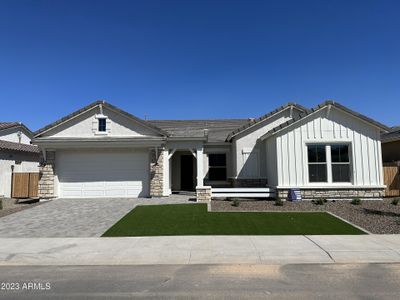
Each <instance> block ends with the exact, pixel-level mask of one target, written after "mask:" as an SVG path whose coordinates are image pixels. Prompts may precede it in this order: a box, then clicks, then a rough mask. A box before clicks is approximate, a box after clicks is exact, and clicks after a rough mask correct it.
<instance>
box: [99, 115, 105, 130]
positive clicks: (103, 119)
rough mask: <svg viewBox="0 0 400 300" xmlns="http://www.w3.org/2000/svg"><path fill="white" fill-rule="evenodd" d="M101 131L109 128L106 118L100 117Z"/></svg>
mask: <svg viewBox="0 0 400 300" xmlns="http://www.w3.org/2000/svg"><path fill="white" fill-rule="evenodd" d="M98 130H99V131H101V132H105V131H106V130H107V122H106V119H105V118H100V119H99V128H98Z"/></svg>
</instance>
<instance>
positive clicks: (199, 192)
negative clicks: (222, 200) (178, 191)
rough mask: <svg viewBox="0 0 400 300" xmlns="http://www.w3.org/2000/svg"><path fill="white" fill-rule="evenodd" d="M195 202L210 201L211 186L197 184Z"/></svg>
mask: <svg viewBox="0 0 400 300" xmlns="http://www.w3.org/2000/svg"><path fill="white" fill-rule="evenodd" d="M196 199H197V202H210V201H211V186H198V187H196Z"/></svg>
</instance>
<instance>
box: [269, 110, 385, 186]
mask: <svg viewBox="0 0 400 300" xmlns="http://www.w3.org/2000/svg"><path fill="white" fill-rule="evenodd" d="M265 142H266V151H267V153H266V155H267V158H268V163H269V166H268V172H267V173H268V180H269V182H270V183H271V184H274V185H276V186H278V187H282V188H286V187H299V188H301V187H381V186H383V173H382V172H383V171H382V153H381V143H380V131H379V129H378V128H375V127H374V126H371V125H370V124H368V123H366V122H364V121H362V120H360V119H357V118H355V117H354V116H352V115H349V114H347V113H345V112H343V111H341V110H338V109H336V108H334V107H332V108H331V110H330V112H329V114H328V111H327V109H323V110H321V111H319V112H316V113H315V114H314V115H312V116H309V117H307V118H305V119H304V120H301V121H299V122H298V123H296V124H293V125H292V126H289V127H288V128H286V129H283V130H282V131H280V132H278V133H276V134H275V135H273V136H271V137H269V138H267V140H266V141H265ZM313 143H320V144H327V145H329V144H335V143H343V144H349V145H350V164H351V183H309V180H308V157H307V145H308V144H313ZM327 155H329V154H327ZM328 176H329V175H328Z"/></svg>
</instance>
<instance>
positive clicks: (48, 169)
mask: <svg viewBox="0 0 400 300" xmlns="http://www.w3.org/2000/svg"><path fill="white" fill-rule="evenodd" d="M42 158H43V163H41V165H40V166H39V186H38V190H39V198H54V197H55V195H56V193H55V190H54V171H55V165H56V152H55V151H54V150H43V154H42Z"/></svg>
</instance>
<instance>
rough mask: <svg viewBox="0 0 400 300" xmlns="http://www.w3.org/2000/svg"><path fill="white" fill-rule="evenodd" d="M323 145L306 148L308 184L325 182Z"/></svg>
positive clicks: (325, 164) (324, 152) (325, 165)
mask: <svg viewBox="0 0 400 300" xmlns="http://www.w3.org/2000/svg"><path fill="white" fill-rule="evenodd" d="M326 169H327V163H326V151H325V145H309V146H308V175H309V181H310V182H327V181H328V178H327V171H326Z"/></svg>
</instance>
